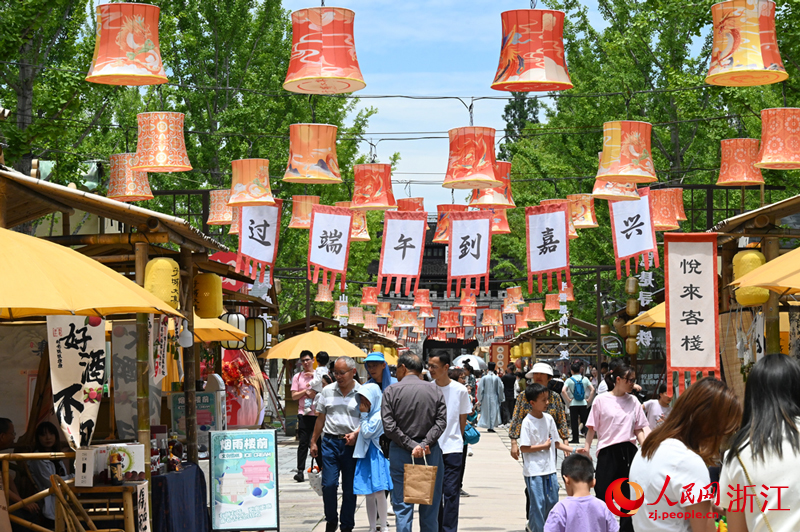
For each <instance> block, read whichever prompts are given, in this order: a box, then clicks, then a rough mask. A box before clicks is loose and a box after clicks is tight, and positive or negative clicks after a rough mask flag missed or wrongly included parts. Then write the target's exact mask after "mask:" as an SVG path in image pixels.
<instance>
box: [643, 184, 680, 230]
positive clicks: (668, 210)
mask: <svg viewBox="0 0 800 532" xmlns="http://www.w3.org/2000/svg"><path fill="white" fill-rule="evenodd" d="M650 210H651V213H652V219H653V228H654V229H655V230H656V231H673V230H675V229H680V224H679V223H678V213H677V212H676V210H675V203H674V201H673V200H672V193H671V192H670V191H669V189H665V188H660V189H651V190H650Z"/></svg>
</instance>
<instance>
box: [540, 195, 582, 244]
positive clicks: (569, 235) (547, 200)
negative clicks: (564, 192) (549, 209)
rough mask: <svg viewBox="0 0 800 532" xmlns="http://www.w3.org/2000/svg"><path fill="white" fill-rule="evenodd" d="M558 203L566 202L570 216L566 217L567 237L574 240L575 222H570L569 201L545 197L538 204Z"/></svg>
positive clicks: (570, 210) (570, 209)
mask: <svg viewBox="0 0 800 532" xmlns="http://www.w3.org/2000/svg"><path fill="white" fill-rule="evenodd" d="M559 203H566V204H567V212H568V213H570V216H568V217H567V221H568V222H569V234H568V235H567V238H569V239H570V240H574V239H576V238H578V232H577V231H576V230H575V224H574V223H572V206H571V205H570V202H569V201H567V200H565V199H546V200H542V201H540V202H539V205H558V204H559Z"/></svg>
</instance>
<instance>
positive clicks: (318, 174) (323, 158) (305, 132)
mask: <svg viewBox="0 0 800 532" xmlns="http://www.w3.org/2000/svg"><path fill="white" fill-rule="evenodd" d="M337 129H338V128H337V127H336V126H332V125H330V124H292V125H290V126H289V163H288V164H287V165H286V172H284V174H283V181H286V182H288V183H303V184H306V185H313V184H317V185H336V184H339V183H341V182H342V175H341V173H340V171H339V160H338V158H337V156H336V131H337Z"/></svg>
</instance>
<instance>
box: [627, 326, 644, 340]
mask: <svg viewBox="0 0 800 532" xmlns="http://www.w3.org/2000/svg"><path fill="white" fill-rule="evenodd" d="M640 329H641V325H639V324H633V325H628V336H629V337H630V336H633V337H634V338H636V336H637V335H638V334H639V330H640Z"/></svg>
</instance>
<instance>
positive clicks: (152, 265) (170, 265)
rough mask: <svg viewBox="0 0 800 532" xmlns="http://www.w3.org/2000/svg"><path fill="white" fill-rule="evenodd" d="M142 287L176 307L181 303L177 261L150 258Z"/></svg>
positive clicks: (179, 271)
mask: <svg viewBox="0 0 800 532" xmlns="http://www.w3.org/2000/svg"><path fill="white" fill-rule="evenodd" d="M144 288H145V290H147V291H148V292H150V293H151V294H153V295H154V296H156V297H157V298H159V299H160V300H162V301H163V302H164V303H166V304H167V305H169V306H170V307H172V308H178V307H179V306H180V304H181V299H180V297H181V296H180V293H181V269H180V267H179V266H178V263H177V262H175V261H174V260H172V259H168V258H166V257H158V258H156V259H152V260H150V261H149V262H148V263H147V266H145V268H144ZM220 314H221V313H220ZM218 315H219V314H218ZM214 317H216V316H214Z"/></svg>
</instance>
